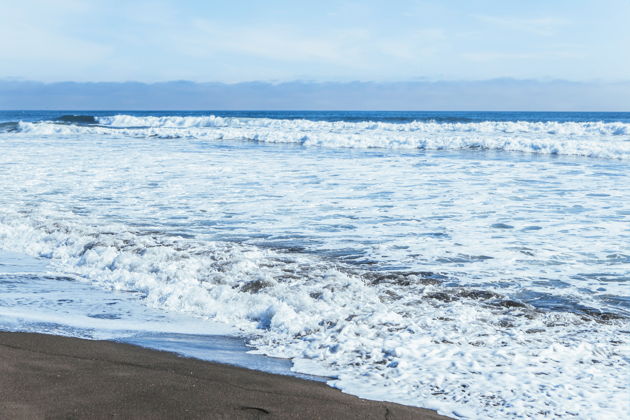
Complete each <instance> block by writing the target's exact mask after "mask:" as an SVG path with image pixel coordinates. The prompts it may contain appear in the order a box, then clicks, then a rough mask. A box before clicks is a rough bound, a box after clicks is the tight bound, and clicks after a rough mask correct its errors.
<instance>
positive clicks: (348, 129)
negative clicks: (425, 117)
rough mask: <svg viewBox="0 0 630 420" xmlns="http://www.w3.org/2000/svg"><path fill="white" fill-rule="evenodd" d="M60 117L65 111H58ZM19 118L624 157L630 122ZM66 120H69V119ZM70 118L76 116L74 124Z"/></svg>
mask: <svg viewBox="0 0 630 420" xmlns="http://www.w3.org/2000/svg"><path fill="white" fill-rule="evenodd" d="M63 118H65V119H63ZM61 120H62V121H63V124H59V123H55V122H37V123H32V122H20V123H19V124H18V126H17V128H16V130H17V131H19V132H20V133H28V134H35V135H42V136H46V135H53V136H54V135H60V136H84V135H88V136H89V135H94V136H113V137H132V138H147V137H154V138H168V139H172V138H183V139H186V138H191V139H200V140H208V141H214V140H241V141H242V140H245V141H254V142H261V143H289V144H299V145H303V146H319V147H333V148H383V149H416V150H481V151H507V152H524V153H538V154H548V155H575V156H586V157H596V158H611V159H628V158H630V123H625V122H557V121H547V122H532V121H483V122H436V121H413V122H407V123H390V122H379V121H364V122H347V121H310V120H299V119H298V120H289V119H271V118H231V117H218V116H213V115H210V116H200V117H181V116H165V117H139V116H132V115H115V116H109V117H93V116H64V117H61ZM69 123H70V124H69ZM72 123H76V124H72Z"/></svg>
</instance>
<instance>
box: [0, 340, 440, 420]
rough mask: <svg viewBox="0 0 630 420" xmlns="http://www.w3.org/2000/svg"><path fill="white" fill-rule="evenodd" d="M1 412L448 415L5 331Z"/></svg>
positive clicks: (228, 369)
mask: <svg viewBox="0 0 630 420" xmlns="http://www.w3.org/2000/svg"><path fill="white" fill-rule="evenodd" d="M0 393H1V394H0V416H1V417H3V418H12V419H36V418H94V419H98V418H152V419H159V418H215V419H221V418H230V419H233V418H243V419H250V418H251V419H256V418H277V419H290V418H309V419H319V418H321V419H333V418H344V419H427V420H429V419H436V420H437V419H447V417H443V416H440V415H438V414H436V413H435V412H433V411H430V410H424V409H420V408H415V407H407V406H403V405H398V404H393V403H387V402H377V401H368V400H364V399H360V398H357V397H354V396H351V395H348V394H344V393H342V392H341V391H339V390H336V389H333V388H330V387H328V386H326V385H325V384H324V383H320V382H314V381H306V380H302V379H298V378H294V377H290V376H282V375H272V374H268V373H264V372H258V371H253V370H248V369H243V368H239V367H234V366H229V365H223V364H217V363H209V362H204V361H201V360H196V359H190V358H183V357H179V356H177V355H175V354H172V353H166V352H160V351H154V350H148V349H144V348H141V347H136V346H131V345H128V344H122V343H116V342H111V341H96V340H82V339H77V338H68V337H60V336H53V335H45V334H29V333H7V332H0Z"/></svg>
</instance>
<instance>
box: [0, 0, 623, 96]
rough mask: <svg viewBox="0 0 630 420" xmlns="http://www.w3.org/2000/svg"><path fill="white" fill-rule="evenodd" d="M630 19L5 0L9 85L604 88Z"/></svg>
mask: <svg viewBox="0 0 630 420" xmlns="http://www.w3.org/2000/svg"><path fill="white" fill-rule="evenodd" d="M629 17H630V0H597V1H595V0H544V1H543V0H528V1H524V0H523V1H517V0H474V1H473V0H467V1H464V0H462V1H459V0H450V1H449V0H441V1H440V0H426V1H425V0H418V1H413V0H409V1H402V0H400V1H396V0H390V1H372V0H364V1H344V0H339V1H327V0H320V1H297V0H293V1H288V0H265V1H261V0H249V1H236V0H233V1H211V0H206V1H201V0H188V1H186V0H179V1H172V0H161V1H160V0H151V1H143V0H137V1H120V0H107V1H104V0H91V1H90V0H55V1H44V0H3V2H2V12H1V13H0V51H1V53H0V81H4V82H6V81H9V82H12V81H37V82H44V83H55V82H67V81H71V82H80V83H85V82H129V81H136V82H141V83H148V84H152V83H157V82H168V81H182V80H185V81H192V82H196V83H207V82H212V83H216V82H219V83H227V84H235V83H242V82H265V83H270V84H282V83H288V82H296V81H299V82H304V83H311V84H314V85H317V84H321V83H351V82H369V83H380V84H382V86H391V84H392V83H400V82H417V83H430V82H457V83H459V82H466V81H468V82H476V81H486V80H495V79H499V80H503V79H514V80H536V81H540V82H541V83H549V82H553V81H562V82H564V81H570V82H579V83H589V84H592V85H593V86H599V85H602V84H611V83H612V84H614V83H618V82H627V81H628V80H629V79H630V73H629V72H628V69H629V68H630V48H629V47H628V45H630V24H628V18H629ZM609 90H610V89H609ZM624 106H625V105H624Z"/></svg>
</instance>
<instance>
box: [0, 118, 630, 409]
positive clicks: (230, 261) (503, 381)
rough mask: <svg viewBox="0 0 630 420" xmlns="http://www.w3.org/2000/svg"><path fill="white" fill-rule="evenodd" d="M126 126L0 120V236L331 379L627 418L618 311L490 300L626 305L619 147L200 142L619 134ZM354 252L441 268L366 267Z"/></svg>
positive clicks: (624, 176)
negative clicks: (477, 292)
mask: <svg viewBox="0 0 630 420" xmlns="http://www.w3.org/2000/svg"><path fill="white" fill-rule="evenodd" d="M102 123H105V121H103V122H102ZM136 123H141V124H144V126H142V128H140V127H137V126H136V128H132V127H123V126H121V127H113V126H107V125H102V126H76V125H74V126H73V125H66V124H49V123H38V124H28V123H21V127H22V132H20V133H3V134H2V135H0V148H1V149H2V150H1V153H0V170H2V172H1V174H0V175H1V177H0V186H1V188H2V194H1V195H0V205H1V206H2V209H3V211H2V212H0V248H6V249H12V250H15V251H21V252H26V253H29V254H30V255H35V256H42V257H45V258H49V259H50V261H51V263H52V264H53V266H54V269H55V270H56V271H59V272H62V273H67V274H69V275H71V276H73V278H81V279H85V280H88V281H90V282H92V283H93V284H95V285H98V286H100V287H102V288H104V289H105V290H108V289H116V290H119V291H120V292H121V293H122V292H125V293H126V292H127V291H133V292H136V293H139V294H141V295H142V296H144V297H143V302H144V303H146V304H147V305H151V306H154V307H157V308H160V309H166V310H169V311H172V312H174V313H187V314H192V315H194V316H197V317H199V318H200V319H210V320H216V321H223V322H224V323H227V324H229V325H232V326H234V327H236V328H238V329H239V330H240V331H242V332H245V333H246V334H248V335H250V336H251V337H252V343H253V344H255V345H256V346H257V348H258V349H259V351H261V352H264V353H266V354H271V355H275V356H281V357H293V358H295V359H296V361H297V363H296V369H298V370H300V371H304V372H311V373H316V374H325V375H332V376H336V377H337V378H338V379H336V380H334V381H333V385H335V386H337V387H340V388H342V389H344V390H346V391H348V392H353V393H357V394H360V395H364V396H368V397H371V398H377V399H388V400H395V401H398V402H403V403H408V404H414V405H420V406H426V407H432V408H437V409H439V410H440V411H441V412H443V413H445V414H450V415H453V416H459V417H473V418H488V417H493V418H505V417H518V416H521V417H528V418H529V417H532V418H536V417H540V418H547V417H554V416H558V417H568V416H571V415H573V414H574V413H576V412H578V413H579V417H581V418H601V417H603V416H615V417H619V418H623V417H624V416H627V413H628V407H627V401H628V400H629V398H627V397H628V384H627V377H628V374H629V372H630V368H629V363H630V348H629V337H628V333H627V331H628V330H629V328H628V321H627V320H626V319H618V320H614V319H613V320H611V321H606V322H603V321H602V319H601V318H597V317H593V316H589V315H588V314H587V313H586V312H583V313H582V314H581V315H578V314H571V313H567V311H564V312H563V311H562V310H557V311H555V312H546V313H541V312H537V311H534V310H533V309H532V308H527V307H526V308H521V307H518V306H510V305H509V304H507V305H506V306H500V305H497V304H496V303H498V302H494V301H495V300H496V301H502V300H503V299H506V298H505V296H508V297H510V298H512V299H519V296H520V294H521V293H523V294H525V295H526V296H525V298H527V293H530V294H532V293H533V294H534V296H538V295H537V294H539V295H540V299H539V300H540V301H542V303H544V301H545V299H547V298H548V297H549V296H550V297H551V298H550V299H549V300H550V301H551V303H552V304H554V305H555V304H558V305H561V304H562V303H563V302H567V303H566V305H567V307H568V308H573V309H576V310H577V309H579V305H584V306H589V307H590V308H591V309H592V310H593V311H594V312H597V311H598V310H602V311H605V312H615V313H618V314H623V313H626V314H627V302H628V300H627V299H628V296H627V284H628V283H627V282H628V277H627V274H628V272H629V269H630V257H629V256H628V252H627V244H628V243H629V241H630V238H629V236H628V229H627V226H628V217H629V216H630V207H629V205H630V204H629V203H630V187H629V186H630V182H628V174H629V173H630V172H628V164H627V161H624V160H604V159H582V158H563V157H557V158H548V157H544V156H536V157H532V156H518V157H515V156H513V155H509V154H497V155H489V156H487V155H484V154H475V153H450V152H449V153H440V152H432V153H396V152H391V153H386V152H384V151H383V150H379V151H378V152H376V153H375V152H373V151H370V150H352V151H339V150H338V149H335V148H334V147H333V148H329V147H316V148H310V149H309V148H300V147H297V148H286V147H261V146H260V145H258V144H256V143H253V142H232V143H229V146H230V147H225V145H226V144H227V143H225V142H220V143H216V146H217V147H214V145H215V142H214V141H213V140H215V139H219V138H223V139H231V138H239V136H241V137H244V138H250V139H253V140H255V136H256V135H258V136H260V137H259V139H258V140H259V141H272V140H273V141H275V140H274V139H276V138H277V139H279V140H278V141H285V140H286V139H288V140H289V141H295V142H303V143H304V144H307V145H308V144H318V143H317V142H315V143H309V142H310V141H312V139H319V140H318V141H320V142H321V144H322V145H325V146H328V145H330V146H334V145H335V142H340V141H344V142H346V143H347V145H348V147H353V148H355V147H356V148H358V147H363V146H362V145H366V144H367V145H369V144H374V145H378V144H381V143H382V144H383V145H385V146H384V147H390V146H387V145H388V144H390V143H388V142H391V141H393V140H392V139H397V138H399V139H403V140H404V139H407V140H410V139H411V140H413V139H414V138H417V136H419V135H420V136H423V135H425V134H426V136H428V138H434V139H435V141H436V142H446V143H445V144H450V143H448V142H449V141H451V140H449V139H453V138H457V137H458V136H460V137H461V138H462V139H463V140H461V141H462V142H463V143H461V144H462V145H465V144H468V145H470V144H473V143H474V142H473V140H474V139H479V138H481V139H485V138H487V139H489V140H488V141H489V142H490V143H488V144H490V145H492V144H494V143H492V142H493V141H494V140H492V139H493V138H494V139H495V140H496V139H501V138H503V137H505V138H514V139H521V140H519V141H526V140H527V139H529V140H527V141H530V140H531V139H534V140H535V141H537V142H540V141H542V140H541V139H544V138H547V137H549V138H551V139H552V140H553V142H555V143H553V142H552V143H553V144H556V146H554V147H557V144H559V143H558V142H561V141H566V142H568V144H569V145H571V144H574V143H572V142H576V143H575V144H582V146H583V151H584V153H586V152H589V153H590V152H593V153H595V152H596V151H597V150H599V151H598V152H597V153H600V152H601V154H602V156H603V155H605V154H606V153H609V154H610V156H612V157H620V156H621V157H622V158H623V156H625V155H623V153H625V152H623V151H621V152H619V151H618V152H619V153H617V152H614V153H612V152H611V150H612V151H614V150H615V149H614V147H617V146H615V145H619V144H625V143H624V142H627V139H626V137H625V134H623V130H617V131H616V129H614V127H613V125H614V124H613V125H605V124H604V125H603V126H602V125H600V124H596V123H593V124H592V125H585V124H581V123H580V124H576V125H571V124H568V123H567V125H566V126H562V127H564V128H565V129H566V130H568V131H567V132H569V134H566V133H565V134H563V135H559V134H557V133H549V132H542V129H541V130H538V131H536V129H535V127H547V128H549V127H551V125H546V126H545V125H544V124H540V125H536V124H533V123H532V124H533V125H531V126H528V125H527V124H520V123H514V124H512V125H510V124H506V125H505V127H507V128H505V129H504V128H501V127H502V126H501V127H500V125H499V124H493V123H488V124H485V125H483V124H477V125H465V124H462V125H452V126H453V127H456V129H455V128H454V130H455V131H451V132H449V131H448V129H447V127H449V126H448V125H445V126H442V125H440V124H436V125H435V126H433V125H431V123H418V124H417V126H418V127H420V128H416V129H414V130H415V131H414V130H412V129H411V127H412V126H413V125H412V124H408V125H405V124H401V125H396V124H389V125H388V124H380V123H318V122H303V121H289V120H280V121H278V120H234V119H226V121H224V122H221V123H220V124H225V126H217V127H205V126H203V127H201V126H195V127H178V126H177V127H176V126H172V125H175V123H173V122H169V121H167V122H162V123H160V124H162V125H164V126H157V125H158V123H157V122H155V123H154V122H150V121H149V122H147V121H146V120H143V121H139V122H138V121H136V122H134V124H136ZM151 124H153V125H154V126H150V125H151ZM178 124H183V125H185V124H184V123H183V122H181V121H180V122H178ZM186 124H192V122H191V123H188V122H186ZM198 124H206V122H201V123H198ZM370 124H372V125H370ZM528 124H529V123H528ZM562 124H565V123H562ZM562 124H561V125H562ZM169 125H171V126H169ZM217 125H219V123H217ZM283 127H284V128H283ZM517 127H525V128H523V129H522V130H521V131H518V130H517V129H516V128H517ZM602 127H603V128H602ZM622 128H623V126H622ZM422 129H426V130H428V131H427V132H426V133H423V132H422ZM508 129H509V130H512V131H513V132H510V133H507V131H506V130H508ZM431 130H433V131H431ZM440 130H442V131H440ZM457 130H459V131H457ZM466 130H468V131H466ZM484 130H486V131H487V132H484ZM501 130H503V131H501ZM515 130H516V131H518V132H516V131H515ZM527 130H529V131H527ZM571 130H572V131H571ZM589 130H590V131H589ZM598 130H603V131H601V132H600V133H599V134H598ZM548 131H549V130H548ZM602 133H604V134H602ZM606 133H607V134H606ZM151 136H154V137H155V138H154V137H151ZM188 136H190V137H191V138H193V139H194V140H195V141H186V140H187V139H186V137H188ZM223 136H225V137H223ZM247 136H250V137H247ZM274 136H275V137H274ZM484 136H485V137H484ZM554 136H555V137H554ZM563 136H564V137H563ZM571 136H572V137H571ZM169 137H172V139H169ZM403 140H401V141H403ZM411 140H410V141H411ZM534 140H531V141H534ZM413 141H415V140H413ZM496 141H498V140H496ZM370 142H372V143H370ZM379 142H380V143H379ZM466 142H468V143H466ZM346 143H344V144H346ZM438 144H439V143H438ZM508 144H512V143H508ZM569 145H568V146H566V147H567V148H568V147H569ZM613 146H614V147H613ZM405 147H406V146H405ZM449 147H450V146H449ZM457 147H460V146H457ZM461 147H464V146H461ZM497 147H498V146H497ZM501 147H503V146H501ZM611 147H612V148H611ZM598 148H599V149H598ZM496 150H503V149H496ZM567 150H568V149H567ZM620 150H621V149H620ZM560 152H561V153H564V152H566V150H560ZM615 153H617V154H615ZM271 247H280V248H292V249H302V250H303V251H304V252H303V253H288V252H282V251H274V250H273V249H271ZM352 262H354V263H355V265H351V263H352ZM361 263H366V265H362V264H361ZM363 266H369V267H372V268H373V269H374V270H375V271H378V270H390V271H392V270H394V271H395V270H414V271H417V272H432V273H434V274H436V277H438V278H439V279H441V280H443V281H444V282H445V283H446V285H443V284H431V280H432V278H431V276H429V277H428V278H425V277H423V274H415V275H410V276H406V277H405V276H403V277H396V276H394V277H393V278H392V279H389V280H388V279H387V277H383V278H380V279H379V278H378V276H377V277H376V280H375V277H373V276H374V275H375V274H374V273H370V272H367V271H364V270H363V269H361V268H358V267H363ZM440 274H441V275H443V277H439V275H440ZM448 283H451V285H450V286H449V285H448ZM455 285H457V286H458V287H454V286H455ZM460 287H461V290H464V291H469V290H471V289H481V290H483V291H484V292H488V293H490V298H480V299H476V298H473V297H466V294H465V293H464V294H463V295H461V296H460V295H458V294H457V291H458V290H460V289H459V288H460ZM491 293H498V294H501V295H504V297H496V298H494V297H492V296H494V295H492V294H491ZM440 294H445V295H440ZM444 296H446V298H444ZM449 296H450V297H455V298H456V299H454V300H453V301H450V302H449V301H448V300H449ZM469 296H470V295H469ZM530 297H531V296H530ZM624 305H626V306H624ZM624 308H625V309H624ZM560 309H562V307H561V308H560ZM624 310H625V312H624ZM578 312H579V311H578ZM77 319H80V320H81V321H82V322H83V321H89V320H86V319H84V318H77ZM94 325H95V327H96V326H98V327H99V328H100V327H102V325H101V324H98V325H96V324H94Z"/></svg>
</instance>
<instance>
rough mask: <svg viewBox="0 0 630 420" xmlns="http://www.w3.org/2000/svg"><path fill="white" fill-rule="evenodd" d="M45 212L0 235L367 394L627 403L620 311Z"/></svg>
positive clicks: (455, 411) (442, 403)
mask: <svg viewBox="0 0 630 420" xmlns="http://www.w3.org/2000/svg"><path fill="white" fill-rule="evenodd" d="M37 225H38V226H39V227H38V228H34V227H32V226H29V225H27V224H23V223H21V222H18V221H17V220H16V219H15V218H10V219H9V220H7V219H6V218H4V219H3V220H2V223H1V224H0V243H2V244H4V246H7V245H9V246H12V247H13V248H20V249H22V250H24V251H28V252H30V253H33V254H39V255H46V256H48V257H50V258H51V261H52V262H53V263H54V264H55V266H56V267H57V268H58V269H63V270H64V271H68V272H72V273H73V274H74V275H78V276H82V277H84V278H88V279H90V280H92V281H93V282H95V283H97V284H100V285H102V286H103V287H109V288H113V289H117V290H134V291H136V292H141V293H143V294H145V295H146V298H145V299H146V302H147V304H149V305H151V306H155V307H159V308H166V309H169V310H173V311H177V312H185V313H190V314H195V315H198V316H201V317H207V318H209V319H213V320H218V321H221V322H224V323H228V324H231V325H235V326H237V327H238V328H240V329H241V330H242V331H244V332H246V333H248V334H251V335H253V336H254V337H256V338H254V339H253V341H252V344H254V345H255V346H256V347H257V348H258V349H259V351H260V352H264V353H265V354H268V355H272V356H282V357H292V358H296V359H298V362H297V363H296V365H295V369H296V370H298V371H300V372H302V373H307V374H314V375H322V374H327V375H329V376H336V377H337V378H338V379H336V380H333V381H332V382H331V384H332V385H334V386H336V387H339V388H341V389H343V390H346V391H348V392H351V393H355V394H357V395H360V396H364V397H369V398H376V399H384V400H391V401H396V402H401V403H407V404H413V405H419V406H423V407H429V408H436V409H439V410H440V412H442V413H444V414H449V415H452V416H459V417H474V418H482V417H497V416H498V417H502V418H505V417H528V418H536V417H540V418H544V417H553V416H568V415H580V416H581V417H584V418H597V417H598V416H601V415H604V414H606V415H615V416H618V417H620V418H621V417H622V416H624V415H625V414H627V404H628V399H627V398H625V397H628V396H629V395H628V393H629V391H628V388H627V377H628V376H627V375H628V372H629V371H630V369H629V368H630V364H629V363H630V343H629V341H628V337H627V334H621V333H620V330H621V329H622V328H624V324H625V321H618V322H608V323H598V322H595V321H594V320H585V319H581V318H580V317H578V316H575V315H571V314H567V313H556V314H554V313H548V314H544V313H537V312H534V311H531V310H529V309H527V308H517V309H505V308H501V307H492V306H485V305H480V304H479V303H478V302H475V301H472V300H471V301H468V300H466V299H462V300H458V301H453V302H449V303H448V304H441V303H439V302H437V303H436V302H435V301H433V300H431V299H426V298H425V299H423V298H422V296H428V295H429V294H431V293H435V292H436V291H440V290H441V286H437V285H426V284H423V283H422V282H421V281H420V280H421V278H418V277H411V280H412V282H411V284H410V285H409V284H407V285H404V286H401V285H397V284H396V283H388V282H384V283H382V284H376V285H372V286H370V285H369V283H368V282H366V278H365V277H362V275H361V274H360V272H358V271H356V270H351V269H349V268H347V269H344V268H343V267H340V266H338V265H331V264H329V263H326V262H323V261H319V260H318V259H316V258H312V257H306V256H303V255H292V254H285V253H280V254H278V253H276V252H274V251H271V250H262V249H259V248H256V247H251V246H243V245H234V244H227V243H217V242H212V243H200V242H196V241H192V240H185V239H181V238H180V239H177V238H174V239H169V238H168V237H164V236H162V235H160V234H157V233H155V234H149V235H146V234H141V232H137V233H136V232H133V231H129V230H125V228H124V226H103V227H100V228H99V227H87V226H77V225H73V224H65V225H60V224H59V223H58V222H55V224H54V225H50V224H47V222H46V221H44V220H40V221H38V222H37ZM111 231H117V232H118V234H117V235H111V234H110V232H111ZM414 278H415V279H416V282H415V283H414V281H413V279H414ZM395 295H399V296H401V297H400V298H393V296H395ZM466 413H468V414H466Z"/></svg>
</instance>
